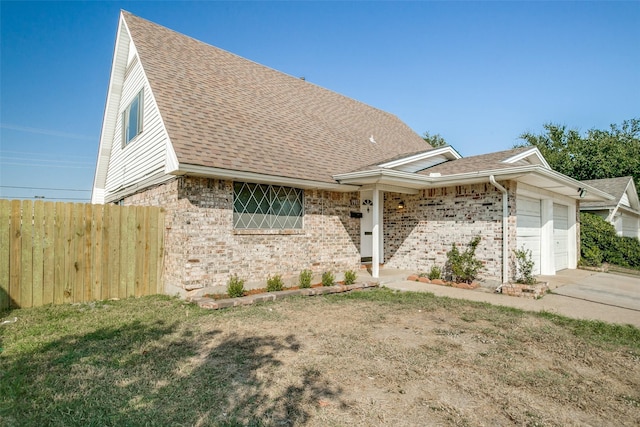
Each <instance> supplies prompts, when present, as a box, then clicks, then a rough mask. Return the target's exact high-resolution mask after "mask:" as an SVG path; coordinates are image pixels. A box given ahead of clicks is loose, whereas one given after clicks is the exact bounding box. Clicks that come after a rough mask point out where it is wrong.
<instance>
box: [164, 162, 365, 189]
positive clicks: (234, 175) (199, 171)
mask: <svg viewBox="0 0 640 427" xmlns="http://www.w3.org/2000/svg"><path fill="white" fill-rule="evenodd" d="M169 173H171V174H172V175H189V176H201V177H207V178H217V179H225V180H230V181H243V182H252V183H257V184H274V185H284V186H288V187H295V188H302V189H305V190H316V189H318V190H330V191H338V192H350V191H358V190H359V189H360V186H359V185H350V184H342V183H338V182H324V181H314V180H307V179H299V178H290V177H286V176H276V175H266V174H261V173H256V172H246V171H239V170H232V169H222V168H216V167H210V166H201V165H192V164H186V163H180V164H179V165H178V167H177V168H176V169H174V170H172V171H170V172H169Z"/></svg>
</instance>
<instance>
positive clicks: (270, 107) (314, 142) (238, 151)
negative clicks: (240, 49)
mask: <svg viewBox="0 0 640 427" xmlns="http://www.w3.org/2000/svg"><path fill="white" fill-rule="evenodd" d="M123 16H124V19H125V22H126V24H127V28H128V29H129V32H130V34H131V37H132V40H133V42H134V45H135V47H136V49H137V52H138V56H139V59H140V62H141V64H142V67H143V69H144V71H145V74H146V76H147V78H148V80H149V84H150V86H151V90H152V92H153V95H154V97H155V99H156V102H157V104H158V108H159V110H160V113H161V115H162V118H163V121H164V123H165V127H166V129H167V132H168V134H169V138H170V139H171V142H172V144H173V147H174V150H175V152H176V155H177V157H178V161H179V162H180V163H183V164H190V165H199V166H208V167H215V168H223V169H228V170H237V171H245V172H255V173H260V174H267V175H275V176H282V177H289V178H299V179H308V180H316V181H323V182H335V181H334V180H333V179H332V176H333V175H335V174H339V173H345V172H349V171H353V170H357V169H359V168H362V167H363V166H366V165H372V164H377V163H380V162H382V161H383V160H385V159H390V158H397V157H399V156H403V155H406V154H411V153H416V152H419V151H424V150H426V149H429V148H431V146H430V145H429V144H427V143H426V142H425V141H424V140H423V139H422V138H421V137H420V136H419V135H418V134H416V133H415V132H413V131H412V130H411V129H410V128H409V127H408V126H407V125H406V124H404V123H403V122H402V121H401V120H399V119H398V118H397V117H395V116H393V115H391V114H389V113H386V112H384V111H381V110H378V109H376V108H373V107H370V106H368V105H365V104H363V103H361V102H358V101H355V100H353V99H350V98H347V97H345V96H342V95H340V94H337V93H335V92H332V91H329V90H327V89H323V88H321V87H319V86H316V85H314V84H312V83H309V82H307V81H304V80H301V79H299V78H295V77H292V76H289V75H286V74H283V73H281V72H278V71H275V70H273V69H270V68H268V67H265V66H262V65H260V64H257V63H255V62H252V61H249V60H247V59H244V58H241V57H239V56H237V55H234V54H232V53H229V52H227V51H224V50H222V49H219V48H216V47H213V46H211V45H207V44H205V43H202V42H200V41H197V40H195V39H193V38H190V37H187V36H185V35H182V34H179V33H177V32H174V31H172V30H169V29H167V28H164V27H162V26H159V25H157V24H154V23H152V22H149V21H147V20H144V19H142V18H139V17H137V16H134V15H132V14H130V13H128V12H123ZM371 136H373V138H374V140H375V143H372V142H370V140H369V139H370V137H371Z"/></svg>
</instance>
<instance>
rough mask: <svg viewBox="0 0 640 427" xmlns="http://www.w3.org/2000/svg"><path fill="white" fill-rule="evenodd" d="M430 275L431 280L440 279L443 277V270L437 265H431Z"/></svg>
mask: <svg viewBox="0 0 640 427" xmlns="http://www.w3.org/2000/svg"><path fill="white" fill-rule="evenodd" d="M428 277H429V280H435V279H440V278H442V270H441V269H440V267H438V266H437V265H434V266H433V267H431V270H429V275H428Z"/></svg>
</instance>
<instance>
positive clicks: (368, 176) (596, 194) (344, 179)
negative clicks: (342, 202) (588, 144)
mask: <svg viewBox="0 0 640 427" xmlns="http://www.w3.org/2000/svg"><path fill="white" fill-rule="evenodd" d="M491 175H494V176H495V177H496V179H500V180H509V179H516V180H517V179H518V178H521V177H523V176H525V175H536V176H539V177H542V178H546V179H549V180H551V181H554V182H556V183H558V184H560V186H562V187H566V188H569V189H571V193H574V192H575V193H574V195H573V196H571V195H567V196H568V197H570V198H572V199H579V198H580V195H579V194H578V188H584V189H586V190H587V195H588V196H587V197H588V199H587V200H613V199H614V197H613V196H611V195H610V194H608V193H605V192H604V191H601V190H598V189H597V188H594V187H591V186H589V185H586V184H584V183H582V182H580V181H577V180H575V179H573V178H570V177H568V176H566V175H563V174H561V173H559V172H556V171H554V170H552V169H547V168H545V167H544V166H541V165H527V166H514V167H510V168H504V169H496V170H484V171H477V172H467V173H461V174H453V175H445V176H428V175H420V174H415V173H409V172H402V171H396V170H391V169H372V170H367V171H360V172H351V173H345V174H339V175H334V176H333V178H334V179H335V180H336V181H338V182H340V183H344V184H354V185H364V184H376V183H380V184H391V185H398V186H406V187H408V188H417V189H422V188H433V187H446V186H452V185H463V184H475V183H482V182H487V180H488V179H489V176H491ZM583 200H584V199H583Z"/></svg>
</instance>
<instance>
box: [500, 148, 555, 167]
mask: <svg viewBox="0 0 640 427" xmlns="http://www.w3.org/2000/svg"><path fill="white" fill-rule="evenodd" d="M521 160H524V161H526V162H527V163H529V164H531V165H542V166H544V167H545V168H547V169H551V166H549V163H547V161H546V160H545V158H544V157H542V153H540V150H538V149H537V148H536V147H533V148H531V149H530V150H527V151H523V152H522V153H519V154H516V155H515V156H511V157H509V158H507V159H504V160H503V161H502V163H510V164H512V163H516V162H519V161H521Z"/></svg>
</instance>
